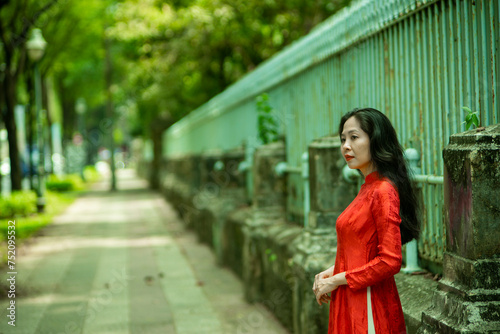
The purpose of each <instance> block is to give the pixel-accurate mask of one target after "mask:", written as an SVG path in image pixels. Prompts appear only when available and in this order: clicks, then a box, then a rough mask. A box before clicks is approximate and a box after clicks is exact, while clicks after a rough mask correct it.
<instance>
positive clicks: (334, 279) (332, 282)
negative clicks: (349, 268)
mask: <svg viewBox="0 0 500 334" xmlns="http://www.w3.org/2000/svg"><path fill="white" fill-rule="evenodd" d="M344 284H347V281H346V279H345V272H342V273H339V274H336V275H335V276H330V277H325V278H322V277H321V276H320V277H318V280H317V282H316V284H315V290H314V294H315V295H316V301H317V302H318V304H319V305H321V304H322V303H328V300H329V298H328V294H329V293H330V292H332V291H335V290H336V289H337V288H338V287H339V286H340V285H344Z"/></svg>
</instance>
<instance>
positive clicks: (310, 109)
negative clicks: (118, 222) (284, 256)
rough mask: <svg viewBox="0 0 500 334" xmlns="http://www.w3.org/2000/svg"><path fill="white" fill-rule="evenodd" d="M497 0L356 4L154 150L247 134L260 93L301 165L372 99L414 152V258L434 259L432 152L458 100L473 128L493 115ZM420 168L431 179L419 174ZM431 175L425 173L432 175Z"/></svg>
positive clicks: (297, 181) (437, 172)
mask: <svg viewBox="0 0 500 334" xmlns="http://www.w3.org/2000/svg"><path fill="white" fill-rule="evenodd" d="M499 2H500V1H498V0H483V1H481V0H476V1H472V0H470V1H467V0H441V1H416V0H384V1H379V0H371V1H356V2H354V3H353V4H352V5H351V6H350V7H348V8H346V9H345V10H343V11H341V12H339V13H337V14H336V15H335V16H333V17H331V18H329V19H328V20H327V21H325V22H324V23H322V24H321V25H320V26H318V27H317V28H315V29H314V30H313V31H312V32H311V33H310V34H309V35H308V36H306V37H305V38H302V39H301V40H299V41H297V42H296V43H294V44H292V45H291V46H289V47H288V48H286V49H285V50H283V51H282V52H280V53H279V54H277V55H276V56H274V57H273V58H271V59H270V60H268V61H266V62H265V63H263V64H262V65H261V66H259V67H258V68H257V69H256V70H254V71H253V72H251V73H250V74H248V75H247V76H245V77H244V78H243V79H241V80H240V81H238V82H237V83H235V84H234V85H232V86H231V87H229V88H228V89H227V90H225V91H224V92H223V93H221V94H219V95H218V96H216V97H214V98H213V99H212V100H210V101H209V102H208V103H206V104H205V105H203V106H201V107H200V108H198V109H197V110H195V111H193V112H192V113H191V114H190V115H189V116H187V117H185V118H184V119H182V120H181V121H179V122H177V123H176V124H174V126H172V127H171V128H170V129H169V130H168V131H166V133H165V137H164V140H165V145H164V147H165V152H164V154H165V157H167V158H168V157H173V156H175V155H178V154H198V153H202V152H206V151H210V150H222V151H225V150H229V149H233V148H235V147H237V146H240V145H242V144H244V143H246V144H247V145H248V146H249V147H255V146H256V145H258V144H259V142H258V140H257V138H258V137H257V113H256V105H255V97H256V96H258V95H259V94H261V93H263V92H267V93H268V94H269V101H270V105H271V106H273V107H274V108H275V115H276V118H277V119H278V121H279V124H280V130H281V132H282V133H283V134H284V135H285V137H286V143H287V160H288V161H287V162H288V164H289V166H297V167H300V163H301V155H302V154H303V153H304V152H305V151H306V150H307V145H308V144H309V143H310V142H311V141H312V140H313V139H314V138H317V137H320V136H324V135H327V134H332V133H336V132H337V130H336V128H337V126H338V122H339V120H340V117H341V115H342V114H343V113H345V112H346V111H348V110H350V109H352V108H354V107H361V106H372V107H375V108H377V109H379V110H381V111H383V112H384V113H385V114H386V115H387V116H388V117H389V118H390V119H391V121H392V122H393V124H394V126H395V127H396V129H397V132H398V136H399V138H400V140H401V142H402V144H403V145H404V147H405V148H410V147H412V148H415V149H417V151H418V152H420V157H421V160H420V167H421V172H422V175H423V176H421V177H420V178H419V179H418V180H419V183H420V185H421V192H422V196H423V203H424V210H423V215H424V229H423V235H422V238H421V240H420V243H419V255H420V257H421V258H422V259H426V260H429V261H431V262H432V263H437V264H439V263H441V262H442V257H443V251H444V244H445V239H444V235H445V230H446V227H445V226H443V219H442V206H443V186H442V182H441V181H440V180H442V178H440V177H439V176H442V175H443V160H442V153H441V152H442V149H443V148H444V146H445V145H446V144H447V143H448V138H449V136H450V135H451V134H453V133H457V132H462V131H464V130H465V127H464V125H463V124H462V121H463V119H464V117H465V112H464V111H463V110H462V107H463V106H468V107H470V108H471V109H473V110H479V111H480V119H481V125H483V126H487V125H490V124H495V123H498V122H499V119H500V105H499V102H498V91H499V85H500V60H499V59H498V57H499V53H500V51H499V50H500V41H499V38H500V4H499ZM429 176H431V177H429ZM433 176H436V177H433ZM301 182H302V181H301V177H300V174H299V173H291V174H290V175H289V184H290V187H289V191H290V192H292V191H294V192H295V194H296V196H288V207H287V210H289V214H290V215H291V216H296V217H297V216H298V217H300V215H301V214H303V202H302V192H301V189H302V187H301Z"/></svg>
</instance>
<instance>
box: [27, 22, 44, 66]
mask: <svg viewBox="0 0 500 334" xmlns="http://www.w3.org/2000/svg"><path fill="white" fill-rule="evenodd" d="M45 46H47V42H46V41H45V39H44V38H43V36H42V31H41V30H40V29H33V30H32V31H31V37H30V39H29V40H28V41H27V42H26V49H27V50H28V56H29V57H30V59H31V60H33V61H39V60H40V58H42V56H43V54H44V52H45Z"/></svg>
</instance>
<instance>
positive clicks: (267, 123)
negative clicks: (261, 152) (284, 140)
mask: <svg viewBox="0 0 500 334" xmlns="http://www.w3.org/2000/svg"><path fill="white" fill-rule="evenodd" d="M256 101H257V113H258V118H257V126H258V132H259V139H260V140H261V141H262V143H263V144H268V143H272V142H275V141H277V140H278V123H277V122H276V119H275V118H274V117H273V108H272V107H271V106H270V105H269V96H268V95H267V94H266V93H263V94H261V95H259V96H258V97H257V99H256Z"/></svg>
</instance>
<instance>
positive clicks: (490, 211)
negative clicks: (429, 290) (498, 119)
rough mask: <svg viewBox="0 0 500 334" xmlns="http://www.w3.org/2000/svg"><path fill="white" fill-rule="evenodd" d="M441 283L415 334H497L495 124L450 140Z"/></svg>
mask: <svg viewBox="0 0 500 334" xmlns="http://www.w3.org/2000/svg"><path fill="white" fill-rule="evenodd" d="M443 157H444V166H445V173H444V199H445V208H444V224H445V227H446V237H447V241H446V252H445V255H444V260H443V278H442V279H441V281H440V282H439V285H438V290H437V291H436V292H435V294H434V297H433V305H432V306H431V307H430V308H429V309H428V310H426V311H425V312H424V313H423V315H422V326H421V327H420V330H419V333H500V124H497V125H493V126H489V127H487V128H486V129H485V130H484V131H479V132H478V131H476V130H472V131H467V132H464V133H460V134H455V135H452V136H451V137H450V144H449V145H448V146H447V147H446V148H445V149H444V151H443Z"/></svg>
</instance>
